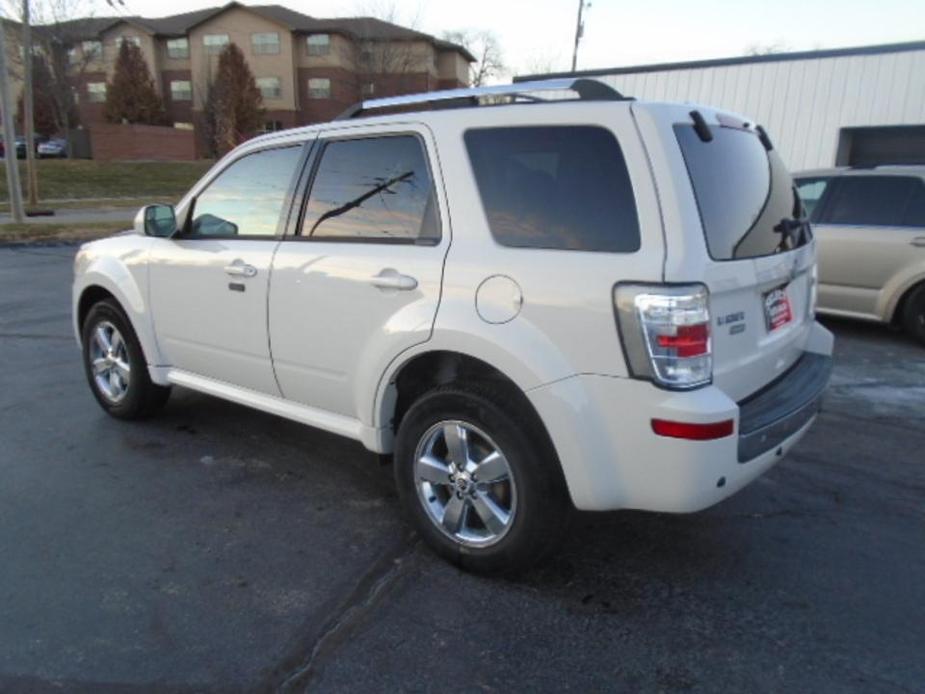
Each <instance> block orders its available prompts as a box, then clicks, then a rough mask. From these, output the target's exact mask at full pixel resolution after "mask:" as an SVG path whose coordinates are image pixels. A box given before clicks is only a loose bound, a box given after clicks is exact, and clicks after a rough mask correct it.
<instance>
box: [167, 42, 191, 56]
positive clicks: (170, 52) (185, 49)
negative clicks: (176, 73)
mask: <svg viewBox="0 0 925 694" xmlns="http://www.w3.org/2000/svg"><path fill="white" fill-rule="evenodd" d="M167 57H168V58H189V39H170V40H169V41H167Z"/></svg>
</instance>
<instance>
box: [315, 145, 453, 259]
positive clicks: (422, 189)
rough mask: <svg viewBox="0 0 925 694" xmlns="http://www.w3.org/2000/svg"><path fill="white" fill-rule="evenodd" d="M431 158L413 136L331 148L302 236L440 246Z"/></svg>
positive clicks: (322, 165) (324, 159)
mask: <svg viewBox="0 0 925 694" xmlns="http://www.w3.org/2000/svg"><path fill="white" fill-rule="evenodd" d="M426 157H427V155H426V154H425V152H424V147H423V145H422V143H421V141H420V139H419V138H418V137H416V136H414V135H389V136H384V137H365V138H356V139H348V140H334V141H331V142H328V143H326V144H325V145H324V149H323V150H322V152H321V160H320V162H319V163H318V168H317V171H316V173H315V178H314V181H313V182H312V187H311V193H310V195H309V198H308V204H307V206H306V210H305V217H304V220H303V222H302V232H301V233H302V236H307V237H311V238H312V239H315V240H318V241H366V242H378V243H422V244H427V245H432V244H436V243H438V242H439V240H440V224H439V219H438V215H437V208H436V202H435V198H434V186H433V181H432V179H431V176H430V170H429V169H428V167H427V158H426Z"/></svg>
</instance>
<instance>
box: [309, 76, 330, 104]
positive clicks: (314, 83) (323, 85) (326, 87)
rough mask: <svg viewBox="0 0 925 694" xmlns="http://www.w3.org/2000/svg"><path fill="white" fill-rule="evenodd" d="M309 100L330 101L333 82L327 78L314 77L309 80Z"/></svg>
mask: <svg viewBox="0 0 925 694" xmlns="http://www.w3.org/2000/svg"><path fill="white" fill-rule="evenodd" d="M308 98H309V99H330V98H331V80H329V79H328V78H327V77H312V78H311V79H310V80H308Z"/></svg>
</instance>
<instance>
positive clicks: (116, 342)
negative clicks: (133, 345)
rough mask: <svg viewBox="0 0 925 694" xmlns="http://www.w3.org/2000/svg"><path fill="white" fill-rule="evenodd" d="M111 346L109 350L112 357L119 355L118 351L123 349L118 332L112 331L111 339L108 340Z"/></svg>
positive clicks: (123, 345) (123, 344)
mask: <svg viewBox="0 0 925 694" xmlns="http://www.w3.org/2000/svg"><path fill="white" fill-rule="evenodd" d="M109 344H110V345H111V347H110V349H111V350H112V353H113V355H116V354H119V352H120V351H122V350H124V349H125V343H124V342H123V341H122V335H120V334H119V331H118V330H113V331H112V337H111V338H110V340H109Z"/></svg>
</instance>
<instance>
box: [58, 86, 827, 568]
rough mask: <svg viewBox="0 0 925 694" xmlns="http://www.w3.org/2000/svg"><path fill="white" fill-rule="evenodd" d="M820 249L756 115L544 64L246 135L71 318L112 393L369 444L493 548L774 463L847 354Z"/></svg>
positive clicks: (431, 519) (96, 271)
mask: <svg viewBox="0 0 925 694" xmlns="http://www.w3.org/2000/svg"><path fill="white" fill-rule="evenodd" d="M561 97H570V98H561ZM485 102H489V103H485ZM499 102H502V103H499ZM425 105H426V106H429V107H430V108H429V109H428V110H422V106H425ZM394 107H398V108H399V110H400V113H397V114H392V115H381V114H380V115H375V116H374V115H371V114H372V113H374V112H375V111H379V110H380V109H384V108H394ZM414 109H417V110H414ZM815 268H816V256H815V244H814V242H813V240H812V237H811V233H810V230H809V227H808V225H807V224H806V222H805V219H804V217H803V210H802V205H801V203H800V201H799V198H798V197H797V196H796V193H795V190H794V188H793V185H792V182H791V178H790V175H789V174H788V173H787V171H786V170H785V169H784V167H783V165H782V164H781V161H780V159H779V157H778V155H777V153H776V151H775V150H774V148H773V146H772V143H771V141H770V140H769V139H768V137H767V135H766V134H765V133H764V131H763V130H762V129H761V128H760V127H756V126H754V125H752V124H750V123H747V122H745V121H744V120H743V119H742V118H740V117H737V116H734V115H731V114H728V113H721V112H718V111H715V110H713V109H710V108H702V107H696V108H693V109H692V107H691V106H689V105H688V106H682V105H677V104H662V103H643V102H637V101H634V100H632V99H628V98H624V97H622V96H621V95H619V94H618V93H617V92H615V91H612V90H610V89H609V88H608V87H606V86H605V85H603V84H601V83H598V82H594V81H590V80H576V81H572V80H551V81H547V82H535V83H521V84H517V85H512V86H505V87H489V88H483V89H479V90H457V91H450V92H437V93H430V94H424V95H420V96H413V97H399V98H394V99H382V100H378V101H373V102H365V103H363V104H361V105H359V106H358V107H355V108H353V109H351V111H350V112H348V113H347V114H345V115H344V116H343V117H342V118H341V119H338V120H336V121H334V122H331V123H327V124H323V125H316V126H310V127H306V128H300V129H296V130H290V131H286V132H280V133H273V134H271V135H266V136H263V137H259V138H256V139H254V140H250V141H248V142H246V143H245V144H243V145H241V146H240V147H238V148H237V149H236V150H234V151H233V152H231V153H230V154H229V155H228V156H226V157H225V158H224V159H222V160H221V161H220V162H218V163H217V164H216V165H215V166H214V167H213V169H212V170H211V171H210V172H209V173H208V174H207V175H206V176H205V177H204V178H203V179H202V180H201V181H200V182H199V183H197V184H196V185H195V186H194V187H193V189H192V190H191V191H190V192H189V193H188V194H187V195H186V197H184V198H183V200H182V201H181V202H180V203H179V205H178V206H177V208H176V211H174V209H173V208H172V207H169V206H164V205H152V206H148V207H146V208H143V209H142V210H141V211H140V212H139V215H138V218H137V219H136V222H135V230H134V231H133V232H127V233H124V234H122V235H119V236H115V237H112V238H108V239H105V240H100V241H96V242H93V243H88V244H85V245H84V246H83V247H82V248H81V249H80V251H79V253H78V255H77V258H76V265H75V274H76V277H75V281H74V293H73V308H74V326H75V329H76V332H77V335H78V337H79V340H80V343H81V345H82V349H83V357H84V366H85V368H86V373H87V377H88V381H89V383H90V387H91V389H92V391H93V393H94V395H95V396H96V398H97V400H98V401H99V403H100V404H101V405H102V407H103V408H104V409H105V410H107V411H108V412H109V413H110V414H112V415H114V416H116V417H123V418H134V417H140V416H143V415H147V414H150V413H151V412H153V411H154V410H155V409H157V408H158V407H159V406H161V405H162V404H163V403H164V402H165V400H166V399H167V395H168V392H169V391H168V389H169V387H170V386H172V385H179V386H183V387H186V388H192V389H195V390H198V391H201V392H203V393H207V394H211V395H216V396H219V397H222V398H226V399H228V400H232V401H234V402H238V403H241V404H244V405H248V406H251V407H254V408H257V409H260V410H264V411H267V412H272V413H275V414H279V415H282V416H284V417H288V418H290V419H294V420H297V421H300V422H304V423H306V424H310V425H312V426H316V427H319V428H321V429H325V430H327V431H331V432H335V433H338V434H342V435H344V436H348V437H350V438H353V439H357V440H359V441H361V442H362V443H363V444H364V445H365V446H366V447H367V448H369V449H370V450H372V451H376V452H378V453H381V454H392V455H393V457H394V469H395V479H396V482H397V485H398V490H399V493H400V496H401V499H402V502H403V504H404V506H405V508H406V510H407V512H408V514H409V515H410V517H411V519H412V520H413V522H414V524H415V525H416V527H417V529H418V530H419V531H420V533H421V534H422V535H423V537H424V538H425V539H426V540H427V542H428V543H429V544H430V545H431V546H432V547H433V548H434V549H435V550H436V551H437V552H439V553H440V554H441V555H443V556H444V557H446V558H448V559H450V560H452V561H454V562H456V563H458V564H460V565H462V566H464V567H466V568H470V569H474V570H480V571H497V570H509V569H514V568H519V567H523V566H526V565H529V564H530V563H531V562H532V561H534V560H535V559H536V558H537V557H539V556H540V555H542V554H543V553H545V552H546V551H548V550H549V549H551V548H552V547H554V546H555V544H556V541H557V540H558V539H559V538H560V537H561V536H562V534H563V532H564V528H565V527H566V520H567V518H568V516H569V511H570V510H571V508H572V507H576V508H578V509H584V510H609V509H627V508H632V509H648V510H652V511H664V512H691V511H697V510H699V509H703V508H705V507H707V506H710V505H712V504H715V503H717V502H718V501H720V500H721V499H723V498H725V497H727V496H729V495H730V494H732V493H733V492H735V491H736V490H738V489H740V488H742V487H743V486H744V485H745V484H747V483H748V482H750V481H751V480H753V479H755V478H756V477H757V476H758V475H760V474H761V473H763V472H764V471H766V470H767V469H768V468H770V467H771V466H772V465H773V464H774V463H775V462H777V461H778V460H780V459H781V456H783V455H784V453H785V452H786V451H787V450H789V449H790V448H791V447H792V446H793V445H794V444H795V443H796V442H797V440H799V438H800V437H801V436H802V435H803V434H804V433H805V432H806V430H807V428H808V427H809V425H810V423H811V421H812V420H813V418H814V416H815V414H816V412H817V411H818V408H819V402H820V397H821V394H822V391H823V390H824V388H825V385H826V383H827V381H828V376H829V371H830V365H831V352H832V336H831V334H830V333H829V332H827V331H826V330H825V329H824V328H822V327H821V326H819V325H818V324H817V323H816V322H815V320H814V303H815V272H816V270H815Z"/></svg>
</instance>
